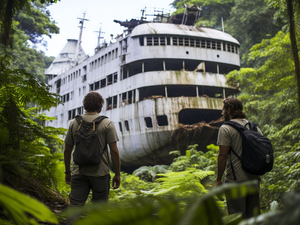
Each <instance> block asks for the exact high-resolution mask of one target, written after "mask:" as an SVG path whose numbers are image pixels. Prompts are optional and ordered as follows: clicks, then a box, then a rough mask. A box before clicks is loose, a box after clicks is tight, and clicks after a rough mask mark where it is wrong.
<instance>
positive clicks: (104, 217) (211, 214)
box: [69, 181, 258, 225]
mask: <svg viewBox="0 0 300 225" xmlns="http://www.w3.org/2000/svg"><path fill="white" fill-rule="evenodd" d="M257 187H258V185H257V182H256V181H250V182H245V183H241V184H234V183H232V184H225V185H222V186H220V187H217V188H215V189H213V190H212V191H210V192H209V193H207V194H204V195H203V196H202V197H200V198H198V199H196V198H192V199H191V198H190V199H188V198H184V199H183V198H178V197H176V198H174V197H171V196H170V197H169V198H157V197H156V198H154V199H147V198H135V199H131V200H129V201H128V203H127V204H126V205H125V206H120V205H115V204H108V205H107V204H103V203H102V204H93V205H89V206H87V207H85V208H84V209H82V208H81V209H75V210H72V211H73V212H71V211H70V212H69V214H77V213H79V212H80V213H83V212H84V213H86V214H87V216H84V217H82V218H80V219H79V220H78V221H77V222H76V223H75V224H99V223H101V224H124V225H126V224H162V225H168V224H170V225H171V224H172V225H183V224H184V225H193V224H199V221H201V224H204V225H205V224H207V225H211V224H214V225H218V224H220V225H223V224H237V223H238V222H239V221H241V215H240V214H239V215H233V216H230V217H224V218H223V213H222V211H221V210H220V209H219V207H218V203H217V201H216V198H215V196H217V195H223V194H226V195H229V196H232V197H239V196H245V195H246V194H251V193H252V194H253V193H257V191H258V190H257ZM182 202H191V205H190V206H189V207H186V208H185V209H184V210H183V211H182V210H179V209H180V208H181V204H182ZM99 211H101V213H99ZM116 215H117V216H116Z"/></svg>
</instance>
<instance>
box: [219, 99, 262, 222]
mask: <svg viewBox="0 0 300 225" xmlns="http://www.w3.org/2000/svg"><path fill="white" fill-rule="evenodd" d="M223 104H224V105H223V113H222V114H223V116H224V119H225V121H228V120H230V121H234V122H237V123H239V124H241V125H243V126H245V125H246V124H247V123H248V120H246V119H245V118H246V115H245V113H244V112H243V105H242V102H241V101H240V100H239V99H237V98H236V97H232V98H226V99H225V100H224V101H223ZM257 131H258V132H259V133H260V134H262V133H261V131H260V129H259V128H258V127H257ZM217 145H219V154H218V170H217V186H219V185H221V184H222V177H223V174H224V171H225V169H226V175H225V182H226V183H227V182H243V181H248V180H254V179H257V180H260V177H259V176H257V175H252V174H249V173H247V172H246V171H245V170H244V169H243V168H242V164H241V160H240V159H239V158H238V157H236V155H235V154H233V153H232V154H231V153H230V149H231V148H232V149H233V150H234V151H235V152H236V153H237V154H238V155H239V156H241V154H242V138H241V136H240V134H239V132H238V131H237V130H236V129H234V128H233V127H231V126H229V125H226V124H224V125H222V126H221V127H220V130H219V134H218V140H217ZM230 158H231V161H232V165H233V169H234V174H235V176H236V180H235V179H234V175H233V171H232V169H231V164H230ZM227 210H228V214H233V213H237V212H241V213H242V216H243V217H244V218H249V217H252V216H254V215H255V214H259V213H260V201H259V194H255V195H247V196H246V197H243V198H238V199H227Z"/></svg>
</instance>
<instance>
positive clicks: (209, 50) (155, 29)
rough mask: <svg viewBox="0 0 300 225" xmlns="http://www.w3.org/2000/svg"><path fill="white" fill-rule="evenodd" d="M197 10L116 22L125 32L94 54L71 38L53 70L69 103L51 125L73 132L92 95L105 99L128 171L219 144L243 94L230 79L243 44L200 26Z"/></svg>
mask: <svg viewBox="0 0 300 225" xmlns="http://www.w3.org/2000/svg"><path fill="white" fill-rule="evenodd" d="M198 15H199V14H198V12H197V11H196V12H195V11H194V10H189V9H187V10H186V12H185V13H184V14H182V15H176V16H173V17H169V18H166V17H165V16H164V15H162V14H161V15H156V16H155V21H151V22H149V21H146V20H144V18H143V17H142V18H141V20H135V19H132V20H130V21H124V22H121V21H115V22H117V23H119V24H120V25H122V26H124V32H123V33H122V34H119V35H118V36H116V37H115V40H114V41H113V42H110V43H105V42H103V43H102V44H100V41H99V40H100V35H101V33H99V37H98V45H97V46H96V48H95V54H94V55H93V56H88V55H86V54H85V52H84V50H83V49H82V47H81V37H82V31H83V24H84V21H85V19H84V16H83V18H81V20H80V24H81V26H80V34H79V39H78V40H74V39H69V40H68V42H67V43H66V45H65V47H64V48H63V49H62V51H61V52H60V53H59V55H58V56H57V57H56V58H55V60H54V61H53V62H52V64H51V65H50V67H49V68H48V69H46V71H45V75H46V80H47V83H48V84H49V85H50V86H51V88H50V91H51V92H54V93H57V94H59V95H60V96H61V101H62V103H63V104H60V105H58V106H57V107H56V108H51V109H50V110H49V111H47V112H46V114H47V115H48V116H52V117H56V120H54V121H49V122H48V123H47V124H46V125H48V126H54V127H64V128H68V125H69V123H70V121H71V120H72V119H74V117H75V116H76V115H77V114H82V113H83V105H82V100H83V98H84V96H85V94H87V92H89V91H91V90H92V91H98V92H99V93H100V94H101V95H102V96H103V97H104V99H105V103H104V106H103V109H102V112H101V114H103V115H106V116H108V117H109V118H110V119H111V120H112V121H113V122H114V124H115V126H116V129H117V132H118V136H119V142H118V148H119V151H120V157H121V161H122V166H124V167H126V166H131V167H132V166H142V165H156V164H169V163H170V162H171V160H172V159H171V156H169V151H172V150H181V151H183V152H184V151H185V150H186V149H187V146H188V145H189V144H198V150H205V149H206V145H208V144H215V143H216V137H217V132H218V127H219V126H220V124H221V122H220V118H221V112H222V105H223V104H222V101H223V99H224V98H225V97H228V96H234V95H236V94H237V93H238V92H239V90H237V89H236V88H234V87H230V86H228V85H227V84H226V77H225V74H227V73H229V72H230V71H232V70H235V69H239V67H240V59H239V42H238V41H237V40H236V39H235V38H233V37H232V36H230V35H229V34H227V33H225V32H223V31H220V30H215V29H210V28H206V27H196V26H194V22H195V21H196V20H197V17H198Z"/></svg>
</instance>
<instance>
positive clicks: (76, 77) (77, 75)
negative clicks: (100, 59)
mask: <svg viewBox="0 0 300 225" xmlns="http://www.w3.org/2000/svg"><path fill="white" fill-rule="evenodd" d="M76 78H78V70H77V71H76Z"/></svg>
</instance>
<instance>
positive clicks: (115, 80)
mask: <svg viewBox="0 0 300 225" xmlns="http://www.w3.org/2000/svg"><path fill="white" fill-rule="evenodd" d="M113 75H114V83H116V82H117V81H118V73H114V74H113Z"/></svg>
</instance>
